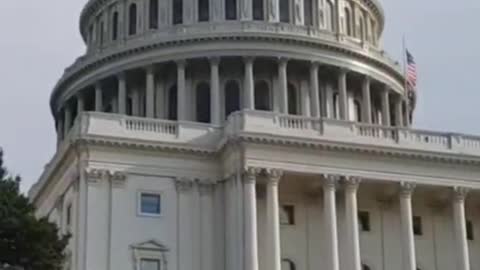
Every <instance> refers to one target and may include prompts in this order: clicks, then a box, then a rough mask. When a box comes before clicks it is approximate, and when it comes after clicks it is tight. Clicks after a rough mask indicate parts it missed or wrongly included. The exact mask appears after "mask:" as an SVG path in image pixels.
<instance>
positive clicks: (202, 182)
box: [196, 179, 215, 196]
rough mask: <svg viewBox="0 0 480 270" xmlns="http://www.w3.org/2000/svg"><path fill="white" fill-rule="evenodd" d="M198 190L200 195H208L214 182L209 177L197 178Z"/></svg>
mask: <svg viewBox="0 0 480 270" xmlns="http://www.w3.org/2000/svg"><path fill="white" fill-rule="evenodd" d="M196 182H197V185H198V191H199V193H200V196H204V195H210V194H212V193H213V189H214V187H215V182H214V181H212V180H210V179H198V180H197V181H196Z"/></svg>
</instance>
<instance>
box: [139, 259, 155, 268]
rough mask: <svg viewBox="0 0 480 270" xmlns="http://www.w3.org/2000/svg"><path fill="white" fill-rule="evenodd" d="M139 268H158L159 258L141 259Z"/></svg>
mask: <svg viewBox="0 0 480 270" xmlns="http://www.w3.org/2000/svg"><path fill="white" fill-rule="evenodd" d="M140 270H160V260H158V259H141V260H140Z"/></svg>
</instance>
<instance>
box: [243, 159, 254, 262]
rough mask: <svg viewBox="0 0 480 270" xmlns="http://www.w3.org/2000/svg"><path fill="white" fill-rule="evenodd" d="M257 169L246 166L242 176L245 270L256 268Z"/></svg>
mask: <svg viewBox="0 0 480 270" xmlns="http://www.w3.org/2000/svg"><path fill="white" fill-rule="evenodd" d="M257 175H258V170H257V169H256V168H248V169H247V171H246V172H245V175H244V176H243V177H244V179H243V180H244V200H245V202H244V205H245V214H244V215H245V220H244V226H245V228H244V235H245V249H244V267H245V270H258V238H257V197H256V188H255V184H256V181H257Z"/></svg>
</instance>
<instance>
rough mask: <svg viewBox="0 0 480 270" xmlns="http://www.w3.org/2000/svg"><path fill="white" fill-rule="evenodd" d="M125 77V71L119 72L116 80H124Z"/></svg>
mask: <svg viewBox="0 0 480 270" xmlns="http://www.w3.org/2000/svg"><path fill="white" fill-rule="evenodd" d="M126 77H127V73H126V72H125V71H121V72H119V73H117V79H119V80H124V79H125V78H126Z"/></svg>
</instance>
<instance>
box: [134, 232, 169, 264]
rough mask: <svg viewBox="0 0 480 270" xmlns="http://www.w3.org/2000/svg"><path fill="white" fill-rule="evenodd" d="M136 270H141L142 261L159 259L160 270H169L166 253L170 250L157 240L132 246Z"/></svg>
mask: <svg viewBox="0 0 480 270" xmlns="http://www.w3.org/2000/svg"><path fill="white" fill-rule="evenodd" d="M130 250H131V251H132V258H133V263H134V269H135V270H141V268H140V261H141V259H157V260H159V262H160V264H161V266H160V269H168V268H167V266H168V262H167V256H166V253H167V252H168V251H169V249H168V248H167V247H166V246H165V245H163V244H162V243H161V242H160V241H157V240H155V239H152V240H148V241H145V242H141V243H138V244H132V245H130Z"/></svg>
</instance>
